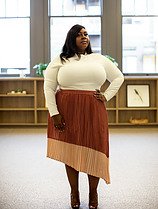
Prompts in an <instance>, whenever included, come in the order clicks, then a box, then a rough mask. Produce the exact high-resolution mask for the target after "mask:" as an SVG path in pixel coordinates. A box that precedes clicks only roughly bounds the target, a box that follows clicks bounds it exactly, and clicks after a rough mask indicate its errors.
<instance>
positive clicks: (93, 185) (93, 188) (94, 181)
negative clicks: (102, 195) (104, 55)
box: [88, 175, 99, 209]
mask: <svg viewBox="0 0 158 209" xmlns="http://www.w3.org/2000/svg"><path fill="white" fill-rule="evenodd" d="M88 180H89V208H92V209H93V208H94V209H95V208H97V206H98V194H97V187H98V184H99V178H98V177H95V176H91V175H88Z"/></svg>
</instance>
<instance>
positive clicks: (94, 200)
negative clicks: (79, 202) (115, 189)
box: [89, 192, 98, 209]
mask: <svg viewBox="0 0 158 209" xmlns="http://www.w3.org/2000/svg"><path fill="white" fill-rule="evenodd" d="M97 207H98V194H97V192H93V193H89V209H97Z"/></svg>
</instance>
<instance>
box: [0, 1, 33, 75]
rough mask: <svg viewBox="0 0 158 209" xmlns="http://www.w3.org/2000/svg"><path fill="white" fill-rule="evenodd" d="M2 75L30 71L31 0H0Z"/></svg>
mask: <svg viewBox="0 0 158 209" xmlns="http://www.w3.org/2000/svg"><path fill="white" fill-rule="evenodd" d="M0 28H1V32H0V46H1V50H0V75H3V74H4V75H9V74H12V75H15V74H20V71H23V73H25V74H29V73H30V0H0Z"/></svg>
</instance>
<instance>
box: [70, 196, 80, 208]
mask: <svg viewBox="0 0 158 209" xmlns="http://www.w3.org/2000/svg"><path fill="white" fill-rule="evenodd" d="M71 207H72V208H73V209H79V208H80V197H79V192H78V193H71Z"/></svg>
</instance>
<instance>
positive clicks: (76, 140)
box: [47, 90, 110, 184]
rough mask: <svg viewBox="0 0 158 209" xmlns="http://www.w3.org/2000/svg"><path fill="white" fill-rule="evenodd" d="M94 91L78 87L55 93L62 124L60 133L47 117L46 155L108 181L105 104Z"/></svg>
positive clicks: (107, 138) (107, 134)
mask: <svg viewBox="0 0 158 209" xmlns="http://www.w3.org/2000/svg"><path fill="white" fill-rule="evenodd" d="M94 93H95V91H82V90H60V91H58V92H57V93H56V102H57V107H58V110H59V112H60V114H61V115H62V116H63V117H64V119H65V124H66V125H65V130H64V131H63V132H61V131H59V130H58V129H56V128H55V127H54V124H53V119H52V118H51V117H50V116H48V130H47V137H48V144H47V157H49V158H51V159H55V160H57V161H61V162H63V163H64V164H67V165H69V166H71V167H72V168H74V169H76V170H77V171H80V172H84V173H87V174H90V175H92V176H96V177H99V178H102V179H104V180H105V182H106V183H107V184H109V183H110V176H109V132H108V116H107V111H106V107H105V104H104V103H103V102H101V101H100V100H97V99H96V98H95V96H94Z"/></svg>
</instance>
